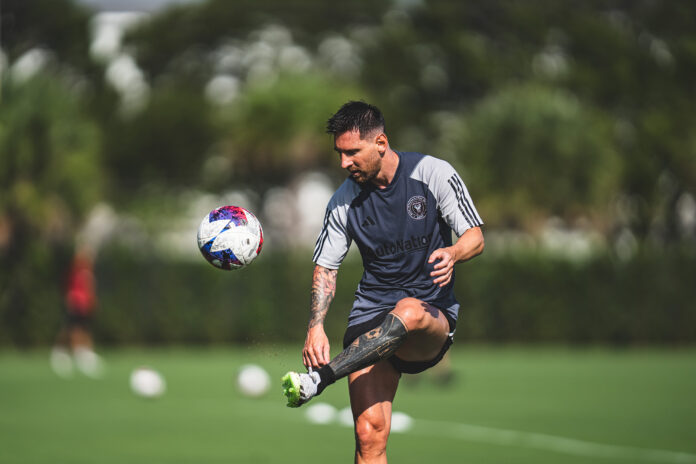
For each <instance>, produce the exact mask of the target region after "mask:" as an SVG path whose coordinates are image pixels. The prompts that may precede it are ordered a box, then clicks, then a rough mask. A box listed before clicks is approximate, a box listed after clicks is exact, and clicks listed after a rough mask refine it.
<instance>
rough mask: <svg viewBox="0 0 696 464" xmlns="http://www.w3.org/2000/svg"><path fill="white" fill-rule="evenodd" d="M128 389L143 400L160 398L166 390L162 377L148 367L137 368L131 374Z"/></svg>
mask: <svg viewBox="0 0 696 464" xmlns="http://www.w3.org/2000/svg"><path fill="white" fill-rule="evenodd" d="M130 387H131V390H133V393H135V394H136V395H138V396H142V397H144V398H157V397H159V396H162V394H164V391H165V390H166V388H167V387H166V383H165V381H164V377H162V375H161V374H160V373H159V372H157V371H156V370H154V369H151V368H149V367H138V368H137V369H134V370H133V372H131V376H130Z"/></svg>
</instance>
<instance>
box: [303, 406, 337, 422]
mask: <svg viewBox="0 0 696 464" xmlns="http://www.w3.org/2000/svg"><path fill="white" fill-rule="evenodd" d="M305 416H306V417H307V420H309V421H310V422H311V423H313V424H321V425H326V424H330V423H331V422H333V421H334V420H336V417H337V416H338V411H337V410H336V408H334V407H333V406H331V405H330V404H328V403H314V404H312V405H310V406H309V407H308V408H307V411H305Z"/></svg>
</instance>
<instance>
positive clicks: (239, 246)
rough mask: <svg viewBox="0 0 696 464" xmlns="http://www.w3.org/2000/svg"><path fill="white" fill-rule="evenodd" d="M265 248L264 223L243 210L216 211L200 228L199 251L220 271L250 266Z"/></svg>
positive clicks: (226, 208) (236, 208)
mask: <svg viewBox="0 0 696 464" xmlns="http://www.w3.org/2000/svg"><path fill="white" fill-rule="evenodd" d="M262 246H263V230H262V229H261V223H260V222H259V220H258V219H256V216H254V215H253V214H251V212H249V211H248V210H246V209H244V208H242V207H240V206H221V207H219V208H215V209H214V210H212V211H211V212H210V213H209V214H207V215H206V216H205V217H204V218H203V221H201V225H200V226H199V227H198V248H199V249H200V250H201V253H202V254H203V257H204V258H205V259H206V260H208V262H209V263H210V264H212V265H213V266H215V267H218V268H220V269H225V270H228V271H229V270H233V269H241V268H243V267H245V266H248V265H249V264H251V262H252V261H253V260H254V259H256V257H257V256H258V255H259V253H260V252H261V247H262Z"/></svg>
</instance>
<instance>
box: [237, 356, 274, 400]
mask: <svg viewBox="0 0 696 464" xmlns="http://www.w3.org/2000/svg"><path fill="white" fill-rule="evenodd" d="M237 387H239V390H240V391H241V392H242V394H244V395H246V396H250V397H254V398H255V397H259V396H262V395H264V394H265V393H266V392H267V391H268V389H269V388H270V387H271V376H270V375H268V372H266V370H265V369H264V368H263V367H261V366H258V365H256V364H246V365H244V366H242V367H241V368H240V369H239V373H238V374H237Z"/></svg>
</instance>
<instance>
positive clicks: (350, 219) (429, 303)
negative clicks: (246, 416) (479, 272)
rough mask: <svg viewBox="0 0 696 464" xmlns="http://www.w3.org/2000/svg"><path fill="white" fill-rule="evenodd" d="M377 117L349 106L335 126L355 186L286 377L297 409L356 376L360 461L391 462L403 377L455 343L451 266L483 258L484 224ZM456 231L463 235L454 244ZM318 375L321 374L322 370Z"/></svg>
mask: <svg viewBox="0 0 696 464" xmlns="http://www.w3.org/2000/svg"><path fill="white" fill-rule="evenodd" d="M384 126H385V125H384V118H383V116H382V113H381V112H380V110H379V109H378V108H376V107H374V106H372V105H369V104H367V103H364V102H348V103H346V104H345V105H343V106H342V107H341V108H340V109H339V110H338V112H337V113H336V114H334V115H333V116H332V117H331V118H330V119H329V121H328V124H327V132H328V133H329V134H332V135H333V136H334V149H335V151H336V152H337V153H338V155H339V159H340V163H341V167H342V168H344V169H346V170H347V171H348V172H349V178H348V179H346V180H345V181H344V182H343V184H342V185H341V186H340V187H339V188H338V190H337V191H336V193H335V194H334V195H333V197H332V198H331V200H330V201H329V205H328V207H327V210H326V215H325V218H324V226H323V228H322V230H321V233H320V235H319V238H318V239H317V244H316V247H315V251H314V256H313V261H314V262H315V264H316V266H315V268H314V275H313V279H312V299H311V308H310V310H311V318H310V321H309V327H308V330H307V337H306V340H305V345H304V349H303V352H302V357H303V363H304V365H305V366H306V367H307V368H308V370H309V373H297V372H288V373H287V374H286V375H285V376H284V377H283V388H284V393H285V395H286V397H287V399H288V406H291V407H298V406H300V405H302V404H304V403H306V402H307V401H309V400H310V399H311V398H313V397H314V396H317V395H319V394H320V393H321V392H322V391H323V390H324V389H325V388H326V387H327V386H329V385H331V384H332V383H334V382H336V381H337V380H338V379H340V378H343V377H346V376H347V377H348V386H349V394H350V402H351V409H352V412H353V419H354V424H355V437H356V449H355V462H359V463H364V462H370V463H376V462H386V460H387V458H386V446H387V440H388V437H389V430H390V426H391V413H392V402H393V400H394V396H395V394H396V390H397V387H398V384H399V379H400V378H401V374H402V373H407V374H417V373H420V372H423V371H425V370H426V369H429V368H430V367H433V366H435V365H436V364H438V362H440V360H441V359H442V358H443V356H444V355H445V353H446V352H447V350H448V349H449V347H450V345H451V344H452V342H453V339H454V331H455V326H456V320H457V315H458V311H459V303H458V302H457V300H456V299H455V297H454V293H453V287H454V264H456V263H458V262H463V261H467V260H469V259H471V258H474V257H475V256H477V255H479V254H480V253H481V252H482V251H483V247H484V241H483V234H482V232H481V228H480V226H481V225H482V221H481V218H480V217H479V215H478V212H477V211H476V209H475V207H474V204H473V202H472V200H471V198H470V196H469V193H468V191H467V189H466V187H465V186H464V183H463V182H462V180H461V178H460V176H459V175H458V174H457V173H456V171H455V170H454V169H453V168H452V166H451V165H450V164H449V163H447V162H445V161H443V160H440V159H437V158H434V157H432V156H427V155H424V154H421V153H408V152H397V151H395V150H392V149H391V147H390V146H389V141H388V139H387V136H386V134H385V127H384ZM452 231H454V232H455V233H456V235H457V236H458V239H457V241H456V242H455V243H454V244H453V243H452ZM352 241H355V242H356V244H357V245H358V249H359V251H360V254H361V256H362V260H363V267H364V273H363V277H362V280H361V281H360V284H359V285H358V289H357V291H356V293H355V300H354V303H353V308H352V310H351V312H350V315H349V317H348V328H347V330H346V333H345V335H344V339H343V351H342V352H341V353H339V354H338V355H337V356H336V357H334V358H333V359H330V355H329V340H328V338H327V336H326V333H325V331H324V318H325V317H326V313H327V311H328V309H329V305H330V303H331V301H332V300H333V297H334V295H335V291H336V278H337V273H338V268H339V266H340V264H341V262H342V261H343V258H344V257H345V256H346V254H347V252H348V249H349V247H350V244H351V243H352ZM313 369H317V370H313Z"/></svg>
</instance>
